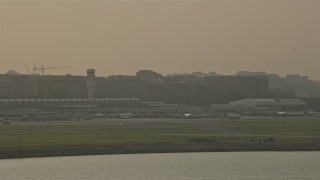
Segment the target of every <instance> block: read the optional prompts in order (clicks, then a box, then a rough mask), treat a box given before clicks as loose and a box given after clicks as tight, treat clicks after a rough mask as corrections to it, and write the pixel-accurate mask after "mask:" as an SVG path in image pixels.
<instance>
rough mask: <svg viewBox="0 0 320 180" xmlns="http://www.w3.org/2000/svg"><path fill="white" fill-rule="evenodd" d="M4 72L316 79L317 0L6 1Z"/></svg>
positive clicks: (0, 57) (319, 43)
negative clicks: (41, 68)
mask: <svg viewBox="0 0 320 180" xmlns="http://www.w3.org/2000/svg"><path fill="white" fill-rule="evenodd" d="M0 3H1V7H0V8H1V9H0V13H1V39H0V40H1V49H0V62H1V66H0V73H5V72H6V71H8V70H11V69H14V70H16V71H18V72H21V73H26V68H25V66H26V65H28V66H29V68H32V66H33V63H34V62H36V63H37V64H38V65H40V64H44V65H45V66H72V68H70V69H59V70H54V71H53V70H52V71H48V74H67V73H71V74H79V75H82V74H85V70H86V69H87V68H89V67H93V68H95V69H96V70H97V75H99V76H104V75H112V74H135V73H136V72H137V71H138V70H141V69H151V70H154V71H157V72H159V73H162V74H172V73H185V72H193V71H203V72H209V71H215V72H217V73H219V74H234V73H236V72H237V71H243V70H248V71H265V72H268V73H277V74H280V75H285V74H301V75H308V76H310V78H311V79H317V80H320V71H319V66H320V51H319V47H320V36H319V32H320V21H319V19H318V18H319V17H320V11H319V8H320V1H318V0H305V1H302V0H259V1H257V0H218V1H217V0H211V1H210V0H207V1H201V0H199V1H182V0H181V1H170V0H169V1H157V0H154V1H134V0H131V1H118V2H117V1H101V0H92V1H82V0H68V1H62V0H50V1H29V0H24V1H22V0H17V1H0Z"/></svg>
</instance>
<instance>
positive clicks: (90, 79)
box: [87, 69, 96, 99]
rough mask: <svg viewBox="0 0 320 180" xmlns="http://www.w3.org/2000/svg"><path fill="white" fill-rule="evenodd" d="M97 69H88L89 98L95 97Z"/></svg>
mask: <svg viewBox="0 0 320 180" xmlns="http://www.w3.org/2000/svg"><path fill="white" fill-rule="evenodd" d="M95 73H96V70H95V69H88V70H87V89H88V98H89V99H94V98H95V97H94V93H95V86H96V75H95Z"/></svg>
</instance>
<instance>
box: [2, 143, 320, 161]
mask: <svg viewBox="0 0 320 180" xmlns="http://www.w3.org/2000/svg"><path fill="white" fill-rule="evenodd" d="M255 151H257V152H258V151H273V152H284V151H287V152H289V151H320V144H315V143H212V144H207V143H192V144H157V145H154V144H152V145H151V144H136V145H103V146H101V145H100V146H93V147H86V146H84V147H66V148H59V147H43V148H39V149H23V150H21V151H20V150H17V149H15V150H14V149H11V150H9V149H8V150H0V159H21V158H40V157H64V156H87V155H114V154H117V155H120V154H152V153H191V152H255Z"/></svg>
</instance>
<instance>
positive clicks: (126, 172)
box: [0, 152, 320, 180]
mask: <svg viewBox="0 0 320 180" xmlns="http://www.w3.org/2000/svg"><path fill="white" fill-rule="evenodd" d="M0 179H1V180H9V179H10V180H11V179H12V180H19V179H31V180H50V179H52V180H53V179H54V180H59V179H61V180H69V179H71V180H73V179H74V180H82V179H88V180H97V179H99V180H100V179H106V180H109V179H120V180H160V179H161V180H170V179H172V180H180V179H181V180H183V179H186V180H190V179H195V180H201V179H210V180H211V179H219V180H220V179H221V180H229V179H235V180H275V179H281V180H282V179H285V180H294V179H301V180H307V179H312V180H318V179H320V152H228V153H216V152H215V153H169V154H132V155H101V156H74V157H50V158H30V159H13V160H0Z"/></svg>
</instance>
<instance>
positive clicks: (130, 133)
mask: <svg viewBox="0 0 320 180" xmlns="http://www.w3.org/2000/svg"><path fill="white" fill-rule="evenodd" d="M319 130H320V119H319V118H292V117H290V118H289V117H287V118H286V117H282V118H280V117H277V118H253V117H251V118H245V117H242V118H241V119H226V118H207V119H205V118H204V119H161V118H158V119H151V118H146V119H138V118H136V119H99V120H80V121H47V122H44V121H33V122H13V123H10V124H2V125H0V142H1V143H0V158H2V159H4V158H26V157H46V156H71V155H95V154H128V153H166V152H217V151H219V152H221V151H317V150H320V131H319Z"/></svg>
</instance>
